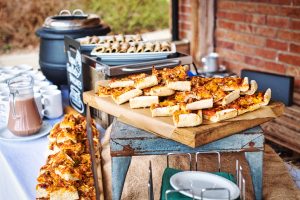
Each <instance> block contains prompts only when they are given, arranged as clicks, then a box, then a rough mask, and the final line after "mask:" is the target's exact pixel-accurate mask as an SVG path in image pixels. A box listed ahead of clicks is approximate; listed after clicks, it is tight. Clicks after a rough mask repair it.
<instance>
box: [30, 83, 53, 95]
mask: <svg viewBox="0 0 300 200" xmlns="http://www.w3.org/2000/svg"><path fill="white" fill-rule="evenodd" d="M48 85H50V82H48V81H38V80H34V86H33V91H34V92H37V93H38V92H40V89H41V87H44V86H48Z"/></svg>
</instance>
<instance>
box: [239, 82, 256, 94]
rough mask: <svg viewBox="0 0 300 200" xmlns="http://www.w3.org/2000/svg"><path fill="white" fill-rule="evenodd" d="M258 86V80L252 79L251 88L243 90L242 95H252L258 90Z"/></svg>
mask: <svg viewBox="0 0 300 200" xmlns="http://www.w3.org/2000/svg"><path fill="white" fill-rule="evenodd" d="M257 88H258V85H257V83H256V81H255V80H251V81H250V87H249V90H247V91H244V92H241V95H252V94H254V93H255V92H256V90H257Z"/></svg>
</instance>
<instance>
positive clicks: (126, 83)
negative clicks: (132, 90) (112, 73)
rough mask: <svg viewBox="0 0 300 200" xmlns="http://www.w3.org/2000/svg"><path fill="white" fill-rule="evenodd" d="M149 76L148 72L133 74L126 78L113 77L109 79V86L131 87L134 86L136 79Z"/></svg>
mask: <svg viewBox="0 0 300 200" xmlns="http://www.w3.org/2000/svg"><path fill="white" fill-rule="evenodd" d="M145 77H147V74H145V73H141V74H133V75H130V76H127V77H124V78H113V79H111V80H110V81H109V83H108V86H109V87H110V88H117V87H130V86H134V81H135V80H139V79H142V78H145Z"/></svg>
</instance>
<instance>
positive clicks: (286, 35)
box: [277, 30, 300, 42]
mask: <svg viewBox="0 0 300 200" xmlns="http://www.w3.org/2000/svg"><path fill="white" fill-rule="evenodd" d="M277 37H278V38H279V39H282V40H288V41H294V42H300V33H299V32H298V33H297V32H291V31H285V30H280V31H279V32H278V36H277Z"/></svg>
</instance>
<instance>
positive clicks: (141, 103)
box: [129, 96, 159, 108]
mask: <svg viewBox="0 0 300 200" xmlns="http://www.w3.org/2000/svg"><path fill="white" fill-rule="evenodd" d="M158 102H159V99H158V96H139V97H134V98H131V99H130V100H129V105H130V108H146V107H150V106H151V105H152V104H158Z"/></svg>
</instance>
